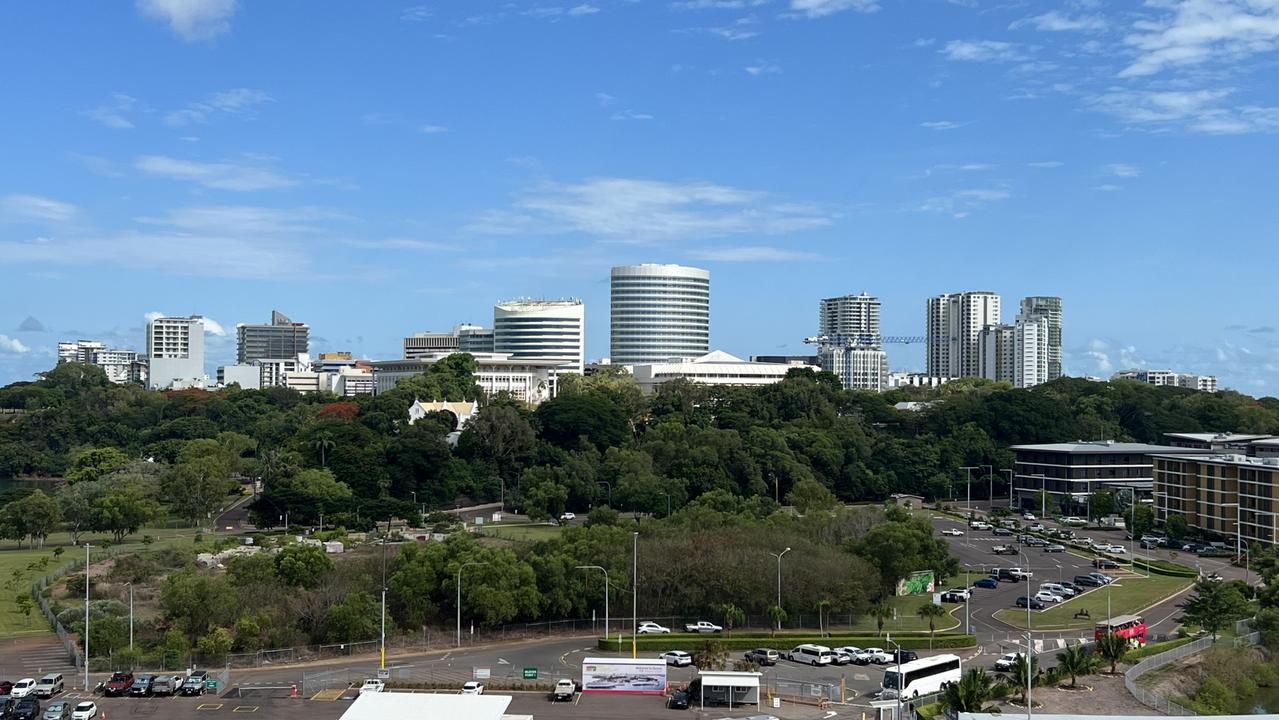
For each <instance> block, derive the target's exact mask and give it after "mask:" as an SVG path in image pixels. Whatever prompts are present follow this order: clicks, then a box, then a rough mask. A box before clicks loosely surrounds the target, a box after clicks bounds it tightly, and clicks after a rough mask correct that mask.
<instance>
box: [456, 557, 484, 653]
mask: <svg viewBox="0 0 1279 720" xmlns="http://www.w3.org/2000/svg"><path fill="white" fill-rule="evenodd" d="M468 565H488V563H487V562H481V561H479V560H470V561H468V562H464V563H462V564H461V565H459V566H458V567H457V646H458V647H462V570H463V569H464V568H465V567H467V566H468Z"/></svg>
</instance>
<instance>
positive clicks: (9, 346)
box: [0, 335, 31, 355]
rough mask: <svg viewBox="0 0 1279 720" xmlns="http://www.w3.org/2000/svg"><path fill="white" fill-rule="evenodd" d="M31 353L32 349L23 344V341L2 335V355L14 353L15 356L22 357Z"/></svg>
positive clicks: (0, 343) (0, 346)
mask: <svg viewBox="0 0 1279 720" xmlns="http://www.w3.org/2000/svg"><path fill="white" fill-rule="evenodd" d="M30 351H31V348H29V347H27V346H26V345H24V344H22V341H21V340H19V339H18V338H11V337H9V336H8V335H0V353H13V354H15V355H21V354H22V353H26V352H30Z"/></svg>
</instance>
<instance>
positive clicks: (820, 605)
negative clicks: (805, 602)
mask: <svg viewBox="0 0 1279 720" xmlns="http://www.w3.org/2000/svg"><path fill="white" fill-rule="evenodd" d="M830 606H831V601H830V600H828V599H825V598H823V599H821V600H818V601H817V630H818V633H819V634H820V635H821V636H822V637H826V625H825V623H823V622H822V616H823V615H825V614H826V611H828V610H829V609H830Z"/></svg>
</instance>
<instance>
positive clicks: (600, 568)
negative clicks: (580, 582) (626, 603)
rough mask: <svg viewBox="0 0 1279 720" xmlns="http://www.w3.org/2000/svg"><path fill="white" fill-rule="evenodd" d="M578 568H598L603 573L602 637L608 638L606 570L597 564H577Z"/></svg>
mask: <svg viewBox="0 0 1279 720" xmlns="http://www.w3.org/2000/svg"><path fill="white" fill-rule="evenodd" d="M576 567H577V569H578V570H599V571H600V572H602V573H604V637H605V638H608V570H605V569H604V568H603V567H601V566H599V565H578V566H576Z"/></svg>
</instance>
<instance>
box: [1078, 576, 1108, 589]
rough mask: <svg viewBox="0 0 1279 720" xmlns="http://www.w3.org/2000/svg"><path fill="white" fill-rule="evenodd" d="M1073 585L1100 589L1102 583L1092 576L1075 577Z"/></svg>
mask: <svg viewBox="0 0 1279 720" xmlns="http://www.w3.org/2000/svg"><path fill="white" fill-rule="evenodd" d="M1075 584H1076V585H1081V586H1083V587H1101V585H1102V582H1101V581H1100V580H1098V579H1097V578H1095V577H1093V576H1092V575H1076V576H1075Z"/></svg>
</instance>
